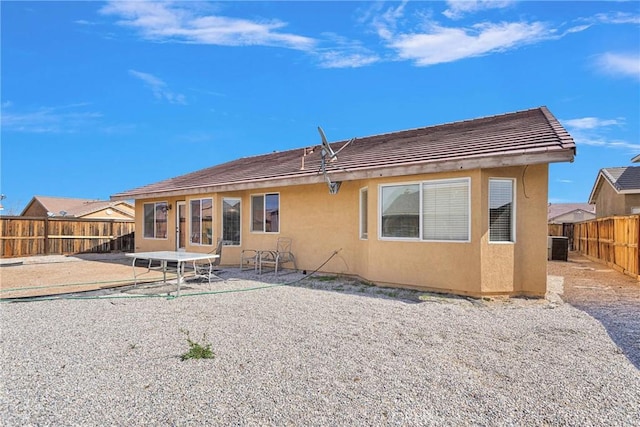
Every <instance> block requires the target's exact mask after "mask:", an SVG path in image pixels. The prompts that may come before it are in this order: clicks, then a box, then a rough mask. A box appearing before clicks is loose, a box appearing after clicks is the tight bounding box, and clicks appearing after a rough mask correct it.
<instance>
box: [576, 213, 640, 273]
mask: <svg viewBox="0 0 640 427" xmlns="http://www.w3.org/2000/svg"><path fill="white" fill-rule="evenodd" d="M639 241H640V215H631V216H615V217H609V218H599V219H594V220H591V221H585V222H578V223H576V224H574V242H575V248H576V250H577V251H578V252H580V253H581V254H583V255H586V256H587V257H592V258H597V259H599V260H601V261H603V262H605V263H606V264H607V265H609V266H611V267H613V268H615V269H617V270H620V271H622V272H623V273H625V274H628V275H629V276H632V277H635V278H636V279H640V252H639V251H638V242H639Z"/></svg>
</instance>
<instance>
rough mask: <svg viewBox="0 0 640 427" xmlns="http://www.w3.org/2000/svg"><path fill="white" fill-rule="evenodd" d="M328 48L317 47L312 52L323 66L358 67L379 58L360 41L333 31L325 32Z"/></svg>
mask: <svg viewBox="0 0 640 427" xmlns="http://www.w3.org/2000/svg"><path fill="white" fill-rule="evenodd" d="M323 35H324V37H325V38H326V39H327V40H329V43H330V44H331V47H330V48H318V49H316V50H315V52H314V54H315V55H316V56H317V57H318V59H319V63H320V66H321V67H323V68H358V67H363V66H366V65H371V64H373V63H375V62H378V61H380V60H381V58H380V56H378V54H376V53H375V52H372V51H371V50H369V49H367V48H365V47H364V46H363V45H362V43H360V42H358V41H355V40H349V39H347V38H345V37H341V36H339V35H336V34H333V33H325V34H323Z"/></svg>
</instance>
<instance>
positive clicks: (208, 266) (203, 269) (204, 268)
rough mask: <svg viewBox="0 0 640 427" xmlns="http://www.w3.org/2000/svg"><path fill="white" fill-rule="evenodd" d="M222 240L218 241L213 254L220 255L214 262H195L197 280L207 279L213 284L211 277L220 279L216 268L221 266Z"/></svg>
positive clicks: (194, 270) (194, 268) (194, 269)
mask: <svg viewBox="0 0 640 427" xmlns="http://www.w3.org/2000/svg"><path fill="white" fill-rule="evenodd" d="M222 243H223V242H222V239H218V243H217V245H216V248H215V249H214V250H213V251H212V253H213V254H215V255H218V256H217V257H216V258H214V259H213V261H211V262H209V261H194V262H193V272H194V276H195V277H197V278H206V279H207V280H208V281H209V284H211V276H214V277H216V278H218V277H217V276H216V275H215V274H214V271H216V270H217V268H216V267H218V266H219V265H220V259H221V258H222Z"/></svg>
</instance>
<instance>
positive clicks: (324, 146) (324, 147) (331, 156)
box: [318, 126, 355, 162]
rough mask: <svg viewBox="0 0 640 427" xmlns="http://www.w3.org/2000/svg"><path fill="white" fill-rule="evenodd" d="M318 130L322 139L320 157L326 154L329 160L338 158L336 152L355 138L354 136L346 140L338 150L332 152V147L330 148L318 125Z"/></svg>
mask: <svg viewBox="0 0 640 427" xmlns="http://www.w3.org/2000/svg"><path fill="white" fill-rule="evenodd" d="M318 132H320V138H321V139H322V157H323V158H324V157H326V156H327V154H328V155H329V161H330V162H334V161H336V160H338V153H340V152H341V151H342V150H344V149H345V148H346V147H347V145H349V144H351V143H352V142H353V141H354V140H355V138H351V139H350V140H349V141H347V143H346V144H344V145H343V146H342V147H340V149H339V150H338V151H335V152H334V151H333V148H331V146H330V145H329V142H327V137H326V136H325V135H324V131H323V130H322V128H321V127H320V126H318Z"/></svg>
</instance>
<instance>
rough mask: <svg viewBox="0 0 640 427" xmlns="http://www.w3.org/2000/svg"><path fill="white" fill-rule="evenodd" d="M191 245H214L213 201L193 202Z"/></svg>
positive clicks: (196, 200) (191, 204)
mask: <svg viewBox="0 0 640 427" xmlns="http://www.w3.org/2000/svg"><path fill="white" fill-rule="evenodd" d="M190 207H191V240H190V241H191V244H194V245H212V244H213V199H211V198H208V199H195V200H191V203H190Z"/></svg>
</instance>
